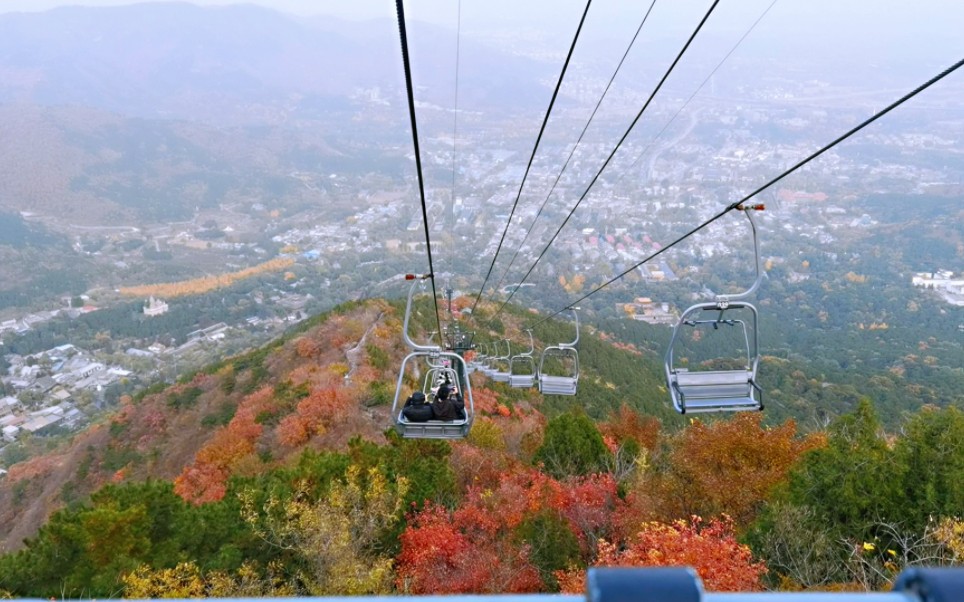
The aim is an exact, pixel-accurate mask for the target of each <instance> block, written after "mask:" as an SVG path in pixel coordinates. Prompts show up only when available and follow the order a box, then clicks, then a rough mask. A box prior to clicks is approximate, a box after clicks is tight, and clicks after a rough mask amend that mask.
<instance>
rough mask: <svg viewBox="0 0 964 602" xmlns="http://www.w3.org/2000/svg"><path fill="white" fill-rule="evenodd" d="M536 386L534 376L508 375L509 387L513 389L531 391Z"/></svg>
mask: <svg viewBox="0 0 964 602" xmlns="http://www.w3.org/2000/svg"><path fill="white" fill-rule="evenodd" d="M535 384H536V375H535V374H510V375H509V386H510V387H512V388H513V389H531V388H532V387H534V386H535Z"/></svg>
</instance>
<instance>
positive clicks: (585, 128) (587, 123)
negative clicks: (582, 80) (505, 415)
mask: <svg viewBox="0 0 964 602" xmlns="http://www.w3.org/2000/svg"><path fill="white" fill-rule="evenodd" d="M773 1H774V2H776V0H773ZM655 5H656V0H653V1H652V2H651V3H650V5H649V9H647V10H646V14H645V15H643V20H642V21H641V22H640V23H639V27H637V28H636V33H635V34H633V39H632V40H630V42H629V46H627V47H626V52H624V53H623V57H622V58H621V59H619V64H618V65H616V70H615V71H613V74H612V77H610V78H609V83H607V84H606V89H605V90H603V93H602V96H600V97H599V102H597V103H596V107H595V108H594V109H593V110H592V114H591V115H590V116H589V120H588V121H587V122H586V125H585V127H583V128H582V132H580V134H579V138H578V139H576V143H575V144H574V145H573V146H572V150H570V151H569V156H568V157H566V162H565V163H563V165H562V169H560V170H559V175H557V176H556V180H555V181H554V182H553V183H552V186H551V187H550V188H549V194H547V195H546V200H544V201H542V206H541V207H539V211H537V212H536V216H535V217H534V218H532V222H531V223H530V224H529V228H528V229H527V230H526V234H525V236H524V237H523V238H522V242H521V243H519V247H518V248H517V249H516V250H515V253H514V254H513V255H512V259H511V260H510V261H509V267H507V268H506V269H505V272H504V273H503V274H502V278H501V279H500V280H499V283H498V284H496V285H495V289H496V290H499V289H500V288H502V283H503V282H505V277H506V276H508V275H509V270H511V269H512V266H513V265H515V260H516V258H517V257H518V256H519V252H520V251H521V250H522V246H523V245H525V244H526V241H527V240H529V235H530V234H532V229H533V228H534V227H535V225H536V222H537V221H538V220H539V216H540V215H542V211H543V210H544V209H545V208H546V205H547V204H548V203H549V198H550V197H551V196H552V193H553V192H555V190H556V186H557V185H558V184H559V179H560V178H562V174H563V173H565V171H566V168H567V167H569V162H570V161H571V160H572V156H573V155H574V154H575V152H576V149H577V148H578V147H579V143H580V142H582V139H583V136H585V135H586V131H587V130H588V129H589V125H590V124H592V120H593V118H595V117H596V112H597V111H599V107H600V106H601V105H602V102H603V100H604V99H605V98H606V94H608V93H609V88H610V87H611V86H612V85H613V81H614V80H615V79H616V74H618V73H619V69H620V68H621V67H622V66H623V63H624V62H625V61H626V57H627V56H629V51H630V50H632V48H633V44H635V43H636V38H638V37H639V32H640V31H642V29H643V25H645V24H646V20H647V19H649V13H651V12H652V11H653V7H654V6H655Z"/></svg>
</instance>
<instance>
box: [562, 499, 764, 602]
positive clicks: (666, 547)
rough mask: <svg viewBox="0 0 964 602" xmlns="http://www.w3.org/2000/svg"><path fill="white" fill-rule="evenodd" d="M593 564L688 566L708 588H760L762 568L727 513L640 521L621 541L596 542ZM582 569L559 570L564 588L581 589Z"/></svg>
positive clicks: (755, 589)
mask: <svg viewBox="0 0 964 602" xmlns="http://www.w3.org/2000/svg"><path fill="white" fill-rule="evenodd" d="M592 564H593V565H594V566H691V567H693V568H694V569H696V572H697V573H698V574H699V576H700V578H701V579H702V580H703V586H704V587H705V588H706V589H707V590H708V591H718V592H719V591H724V592H726V591H728V592H737V591H760V590H762V589H763V584H762V583H761V579H762V577H763V575H764V574H766V572H767V569H766V566H765V565H764V564H763V563H762V562H754V561H753V557H752V554H751V553H750V548H748V547H747V546H745V545H742V544H740V543H739V542H737V541H736V536H735V534H734V531H733V523H732V521H730V520H729V519H728V518H726V517H724V518H722V519H713V520H711V521H709V522H708V523H705V522H704V521H703V519H701V518H700V517H698V516H694V517H692V518H691V519H690V520H689V521H685V520H678V521H676V522H674V523H670V524H666V523H658V522H650V523H644V524H643V525H642V528H641V529H640V530H639V531H638V532H637V533H636V535H635V536H634V537H633V538H632V539H631V540H630V541H629V542H628V544H627V545H626V546H623V547H619V546H616V545H615V544H612V543H610V542H608V541H606V540H601V541H600V542H599V553H598V555H597V557H596V560H595V561H594V562H593V563H592ZM585 575H586V573H585V571H584V570H582V569H569V570H566V571H558V572H557V573H556V578H557V579H558V580H559V584H560V587H561V590H562V592H563V593H569V594H581V593H583V592H585V589H586V583H585Z"/></svg>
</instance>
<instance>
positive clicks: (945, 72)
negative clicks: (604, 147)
mask: <svg viewBox="0 0 964 602" xmlns="http://www.w3.org/2000/svg"><path fill="white" fill-rule="evenodd" d="M962 65H964V59H961V60H959V61H957V62H956V63H954V64H953V65H951V66H950V67H948V68H947V69H945V70H943V71H941V72H940V73H938V74H937V75H935V76H934V77H932V78H931V79H929V80H927V81H926V82H924V83H923V84H921V85H920V86H918V87H916V88H914V89H913V90H911V91H910V92H908V93H907V94H905V95H903V96H901V97H900V98H898V99H897V100H895V101H894V102H892V103H890V104H889V105H887V107H886V108H884V109H883V110H881V111H880V112H878V113H876V114H875V115H873V116H871V117H869V118H867V119H866V120H864V121H862V122H861V123H860V124H858V125H857V126H855V127H853V128H851V129H850V130H848V131H847V132H846V133H844V134H842V135H841V136H838V137H837V138H836V139H835V140H834V141H832V142H830V143H829V144H827V145H826V146H824V147H822V148H821V149H820V150H818V151H816V152H814V153H813V154H811V155H809V156H807V157H806V158H804V159H802V160H800V161H799V162H798V163H797V164H796V165H794V166H793V167H791V168H789V169H787V170H786V171H784V172H783V173H781V174H780V175H778V176H777V177H775V178H773V179H772V180H770V181H769V182H767V183H766V184H764V185H763V186H760V187H759V188H757V189H756V190H754V191H753V192H751V193H750V194H748V195H746V196H745V197H743V198H742V199H740V200H739V201H736V202H734V203H731V204H730V205H728V206H727V207H726V208H725V209H724V210H723V211H720V212H719V213H717V214H716V215H714V216H713V217H711V218H710V219H708V220H706V221H705V222H703V223H702V224H700V225H699V226H697V227H695V228H693V229H692V230H690V231H689V232H687V233H686V234H684V235H682V236H680V237H679V238H677V239H676V240H674V241H673V242H671V243H670V244H668V245H666V246H665V247H663V248H661V249H660V250H658V251H656V252H655V253H653V254H651V255H650V256H648V257H646V258H645V259H643V260H642V261H640V262H638V263H636V264H634V265H632V266H630V267H629V268H627V269H626V270H624V271H623V272H622V273H620V274H617V275H616V276H613V277H612V278H610V279H609V280H607V281H606V282H604V283H602V284H600V285H599V286H597V287H596V288H594V289H593V290H591V291H589V292H588V293H586V294H585V295H583V296H582V297H579V298H578V299H576V300H575V301H573V302H572V303H570V304H569V305H567V306H565V307H563V308H562V309H560V310H558V311H556V312H554V313H552V314H549V315H548V316H546V317H545V318H543V319H542V320H540V321H538V322H536V323H535V324H533V325H532V326H530V328H535V327H536V326H538V325H539V324H542V323H543V322H545V321H546V320H549V319H551V318H554V317H555V316H558V315H559V314H561V313H562V312H564V311H566V310H568V309H570V308H572V307H574V306H576V305H578V304H579V303H582V302H583V301H585V300H586V299H588V298H589V297H591V296H593V295H595V294H596V293H598V292H599V291H601V290H602V289H604V288H606V287H607V286H609V285H610V284H612V283H613V282H616V281H617V280H619V279H620V278H623V277H624V276H626V274H629V273H630V272H632V271H633V270H635V269H636V268H638V267H639V266H641V265H643V264H644V263H647V262H648V261H650V260H652V259H653V258H655V257H657V256H659V255H661V254H663V253H664V252H666V251H668V250H669V249H671V248H673V247H675V246H676V245H677V244H679V243H681V242H682V241H684V240H686V239H687V238H689V237H691V236H693V235H694V234H696V233H697V232H699V231H700V230H702V229H704V228H706V227H707V226H709V225H710V224H712V223H713V222H715V221H716V220H718V219H720V218H721V217H723V216H724V215H726V214H727V213H729V212H730V211H733V210H734V209H739V208H740V207H741V206H742V205H743V204H744V203H746V202H747V201H749V200H750V199H752V198H753V197H755V196H756V195H758V194H760V193H761V192H763V191H765V190H766V189H768V188H770V187H771V186H773V185H774V184H776V183H777V182H779V181H781V180H783V179H784V178H786V177H787V176H789V175H790V174H792V173H793V172H795V171H797V170H798V169H800V168H801V167H803V166H804V165H806V164H807V163H810V162H811V161H813V160H814V159H816V158H817V157H819V156H820V155H822V154H824V153H825V152H827V151H828V150H830V149H832V148H833V147H835V146H837V145H838V144H840V143H841V142H843V141H844V140H846V139H847V138H850V137H851V136H853V135H854V134H856V133H857V132H859V131H860V130H862V129H864V128H865V127H867V126H868V125H870V124H872V123H873V122H875V121H877V120H878V119H880V118H881V117H883V116H884V115H886V114H887V113H890V112H891V111H893V110H894V109H896V108H897V107H899V106H900V105H902V104H904V103H905V102H907V101H908V100H910V99H911V98H913V97H915V96H917V95H918V94H920V93H921V92H923V91H924V90H926V89H927V88H930V87H931V86H933V85H934V84H936V83H937V82H939V81H940V80H942V79H944V78H945V77H947V76H948V75H950V74H951V73H953V72H954V71H956V70H958V69H959V68H960V67H961V66H962Z"/></svg>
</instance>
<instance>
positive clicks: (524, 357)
mask: <svg viewBox="0 0 964 602" xmlns="http://www.w3.org/2000/svg"><path fill="white" fill-rule="evenodd" d="M526 332H528V333H529V350H528V351H526V352H524V353H520V354H518V355H513V356H512V358H511V359H510V360H509V386H510V387H512V388H513V389H530V388H532V387H534V386H535V384H536V361H535V359H534V358H533V357H532V353H533V352H534V351H535V345H534V344H533V342H532V330H526Z"/></svg>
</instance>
